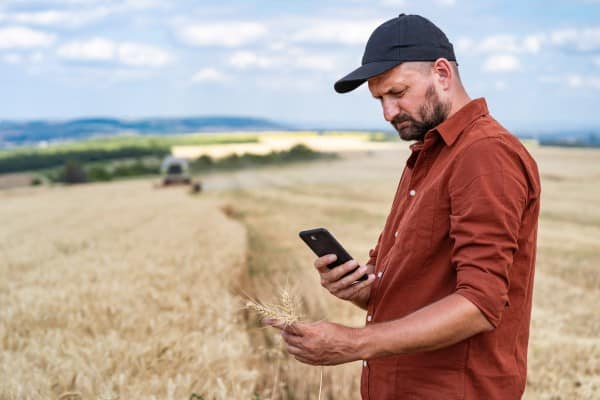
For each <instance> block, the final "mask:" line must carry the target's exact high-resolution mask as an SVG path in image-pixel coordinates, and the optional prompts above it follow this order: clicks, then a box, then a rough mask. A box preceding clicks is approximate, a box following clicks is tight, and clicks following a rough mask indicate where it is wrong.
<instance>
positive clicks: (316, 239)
mask: <svg viewBox="0 0 600 400" xmlns="http://www.w3.org/2000/svg"><path fill="white" fill-rule="evenodd" d="M299 235H300V239H302V240H303V241H304V243H306V244H307V245H308V247H310V249H311V250H312V251H313V252H314V253H315V254H316V255H317V256H319V257H323V256H324V255H327V254H335V255H336V256H337V260H335V261H334V262H332V263H331V264H329V265H328V266H327V267H328V268H329V269H333V268H335V267H337V266H339V265H342V264H344V263H345V262H348V261H350V260H352V257H351V256H350V254H348V252H347V251H346V250H345V249H344V248H343V247H342V245H341V244H340V243H339V242H338V241H337V240H336V239H335V237H333V235H332V234H331V233H329V231H328V230H327V229H325V228H315V229H307V230H305V231H302V232H300V233H299ZM357 269H358V267H356V268H355V269H354V270H352V271H350V272H348V273H347V274H346V275H344V276H347V275H350V274H351V273H353V272H354V271H356V270H357ZM367 278H368V275H367V274H364V275H363V276H362V277H360V278H359V279H358V280H359V281H364V280H365V279H367Z"/></svg>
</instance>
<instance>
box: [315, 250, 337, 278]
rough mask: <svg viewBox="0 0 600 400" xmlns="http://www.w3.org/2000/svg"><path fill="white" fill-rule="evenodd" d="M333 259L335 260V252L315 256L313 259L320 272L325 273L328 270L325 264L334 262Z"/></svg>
mask: <svg viewBox="0 0 600 400" xmlns="http://www.w3.org/2000/svg"><path fill="white" fill-rule="evenodd" d="M335 260H337V256H336V255H335V254H327V255H324V256H323V257H319V258H317V259H316V260H315V263H314V265H315V268H317V270H318V271H319V272H320V273H325V272H327V271H329V268H327V266H328V265H329V264H331V263H332V262H335Z"/></svg>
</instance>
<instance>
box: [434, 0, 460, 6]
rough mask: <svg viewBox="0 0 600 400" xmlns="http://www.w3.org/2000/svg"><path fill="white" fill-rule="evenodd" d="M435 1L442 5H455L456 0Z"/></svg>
mask: <svg viewBox="0 0 600 400" xmlns="http://www.w3.org/2000/svg"><path fill="white" fill-rule="evenodd" d="M437 3H438V4H440V5H442V6H447V7H451V6H454V5H456V0H437Z"/></svg>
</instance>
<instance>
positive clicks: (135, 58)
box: [117, 43, 171, 67]
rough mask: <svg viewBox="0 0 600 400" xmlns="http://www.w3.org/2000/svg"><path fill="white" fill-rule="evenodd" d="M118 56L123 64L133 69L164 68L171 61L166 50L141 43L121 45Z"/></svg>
mask: <svg viewBox="0 0 600 400" xmlns="http://www.w3.org/2000/svg"><path fill="white" fill-rule="evenodd" d="M117 55H118V59H119V61H120V62H121V63H122V64H125V65H129V66H132V67H162V66H164V65H166V64H168V63H169V61H170V59H171V56H170V55H169V53H168V52H166V51H165V50H163V49H160V48H158V47H156V46H150V45H147V44H139V43H121V44H119V45H118V47H117Z"/></svg>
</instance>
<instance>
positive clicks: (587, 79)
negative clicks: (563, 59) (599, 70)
mask: <svg viewBox="0 0 600 400" xmlns="http://www.w3.org/2000/svg"><path fill="white" fill-rule="evenodd" d="M566 82H567V86H569V87H570V88H573V89H585V88H589V89H595V90H600V76H581V75H576V74H573V75H568V76H567V79H566Z"/></svg>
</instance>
